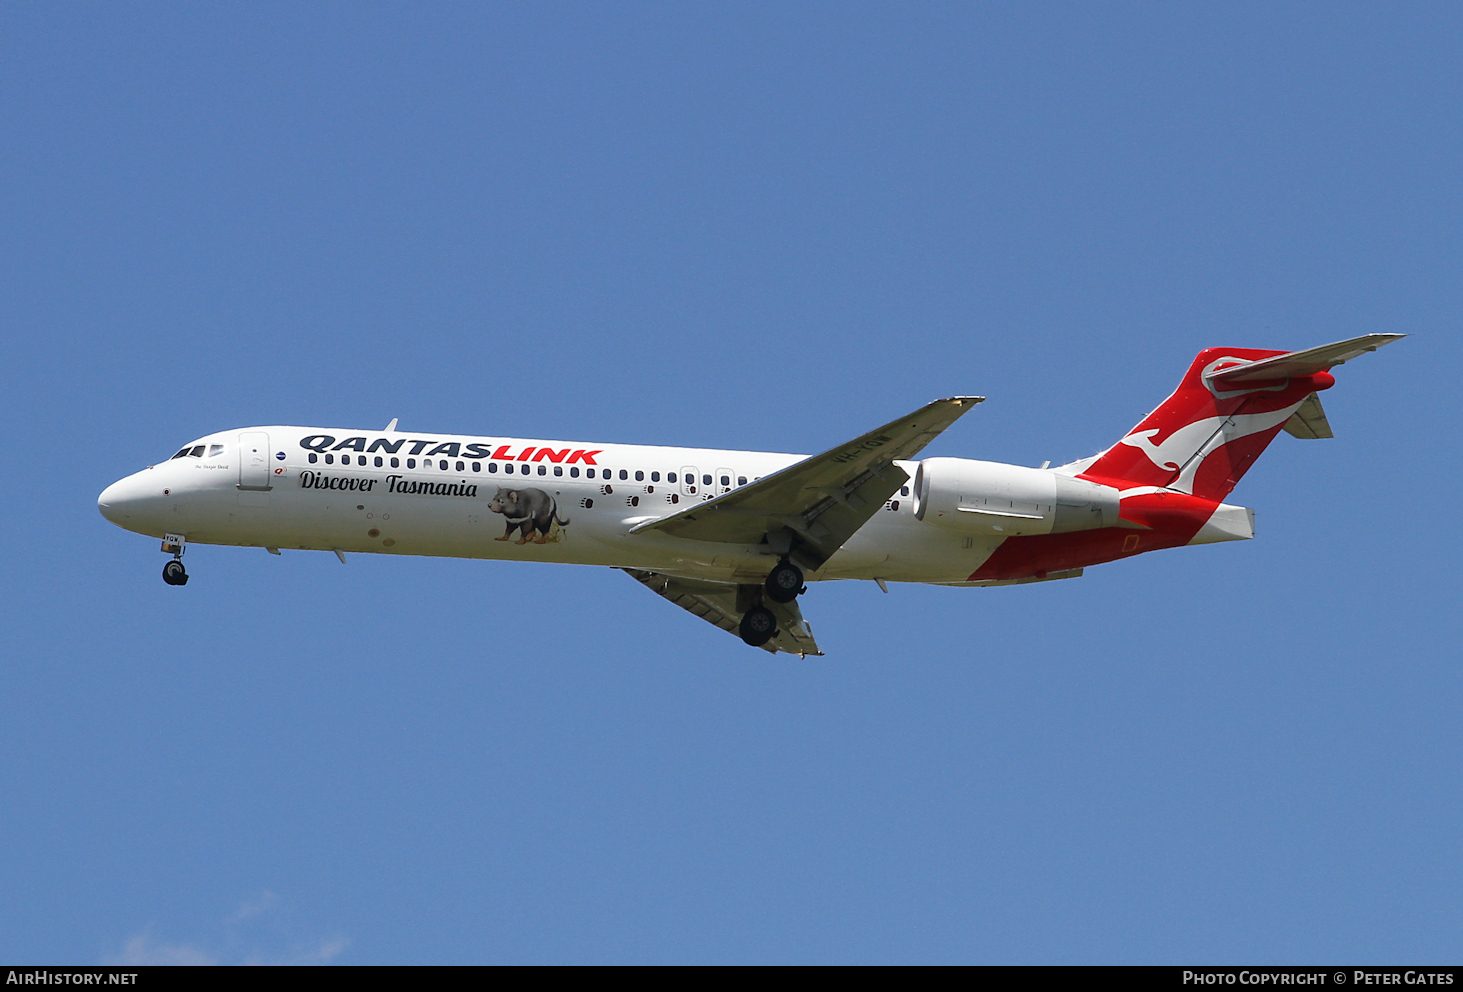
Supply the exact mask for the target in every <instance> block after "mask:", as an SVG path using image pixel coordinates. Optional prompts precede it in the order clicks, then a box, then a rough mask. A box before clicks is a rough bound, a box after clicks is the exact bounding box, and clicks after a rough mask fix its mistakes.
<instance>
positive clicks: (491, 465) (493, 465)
mask: <svg viewBox="0 0 1463 992" xmlns="http://www.w3.org/2000/svg"><path fill="white" fill-rule="evenodd" d="M497 471H498V463H497V462H488V472H489V474H496V473H497Z"/></svg>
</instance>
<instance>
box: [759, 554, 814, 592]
mask: <svg viewBox="0 0 1463 992" xmlns="http://www.w3.org/2000/svg"><path fill="white" fill-rule="evenodd" d="M762 588H763V589H765V590H766V592H767V598H768V599H770V600H772V601H773V602H774V603H791V602H792V601H793V600H795V599H797V598H798V595H799V594H800V593H802V592H804V591H805V589H806V587H805V586H804V585H803V570H802V569H800V568H798V567H797V566H796V565H794V564H793V563H792V562H790V561H788V560H787V559H786V558H784V559H783V560H782V561H780V562H778V563H777V564H776V565H773V566H772V571H770V572H768V573H767V581H766V582H765V583H763V586H762Z"/></svg>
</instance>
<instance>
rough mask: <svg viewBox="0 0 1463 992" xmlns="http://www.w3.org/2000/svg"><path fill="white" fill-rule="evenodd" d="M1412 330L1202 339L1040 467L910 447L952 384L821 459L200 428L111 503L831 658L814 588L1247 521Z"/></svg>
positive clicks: (1037, 571) (927, 431)
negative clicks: (592, 596)
mask: <svg viewBox="0 0 1463 992" xmlns="http://www.w3.org/2000/svg"><path fill="white" fill-rule="evenodd" d="M1404 336H1405V335H1401V334H1367V335H1363V336H1362V337H1357V338H1352V339H1350V340H1347V341H1340V342H1337V343H1335V344H1329V345H1323V346H1321V347H1318V348H1310V349H1307V350H1304V351H1294V352H1286V351H1273V350H1260V349H1251V348H1208V349H1205V350H1204V351H1201V352H1199V354H1198V356H1197V357H1196V358H1195V359H1194V361H1193V362H1192V364H1191V365H1190V366H1189V369H1188V371H1187V373H1185V375H1184V377H1183V380H1182V381H1181V382H1180V383H1179V386H1178V388H1177V389H1176V390H1174V392H1173V394H1172V395H1171V396H1169V397H1168V398H1167V399H1166V400H1164V401H1163V402H1162V403H1161V404H1159V406H1158V408H1157V409H1155V410H1154V411H1153V412H1152V413H1150V414H1149V415H1148V416H1147V417H1145V418H1144V419H1143V420H1142V421H1141V422H1140V423H1139V424H1138V425H1137V426H1136V427H1134V428H1133V429H1132V430H1131V431H1129V432H1128V433H1127V434H1126V435H1124V436H1123V437H1122V438H1120V439H1119V440H1118V441H1117V443H1115V444H1114V445H1112V447H1110V448H1108V449H1107V450H1106V451H1103V452H1101V453H1099V454H1097V455H1093V456H1091V457H1089V458H1083V459H1080V460H1078V461H1075V462H1071V463H1070V464H1067V465H1061V466H1057V467H1055V468H1052V467H1049V463H1048V464H1043V465H1042V466H1041V467H1040V468H1030V467H1026V466H1021V465H1007V464H1001V463H996V462H988V461H977V460H974V459H968V458H950V457H932V458H925V459H920V460H916V459H915V456H916V455H918V454H919V453H920V451H921V450H922V449H924V447H925V446H926V445H928V444H929V443H930V442H931V441H932V440H934V439H935V438H936V437H937V436H938V435H939V434H940V433H941V432H942V431H944V430H945V429H946V428H948V427H949V426H950V425H951V424H953V423H954V422H955V421H956V420H957V419H959V418H960V417H961V416H963V415H964V414H966V413H967V412H969V411H970V410H971V409H972V408H973V407H974V406H975V405H976V404H978V403H980V402H982V400H983V399H984V397H980V396H952V397H949V398H947V399H941V400H936V401H935V402H933V403H930V404H927V405H926V406H923V407H921V408H920V409H918V410H916V411H914V412H913V413H911V414H909V415H908V416H905V417H901V418H899V419H897V420H893V421H891V422H889V423H887V424H885V425H883V426H882V427H879V428H877V429H876V430H873V431H870V432H869V433H867V434H863V435H861V436H859V437H856V438H854V439H853V440H851V441H849V442H848V443H846V444H840V445H837V446H835V447H833V448H830V449H828V450H827V451H824V452H823V453H822V454H818V455H813V456H811V457H809V456H805V455H796V454H780V453H774V452H762V451H727V450H715V449H707V448H667V447H654V446H646V445H628V444H609V443H593V444H590V443H583V442H569V441H551V440H544V439H540V438H508V437H501V436H494V437H483V436H480V435H471V436H469V435H456V434H429V433H415V432H403V431H399V430H397V420H392V421H391V422H390V423H389V424H387V425H386V427H385V429H383V430H380V431H370V430H356V429H350V430H346V429H337V428H318V427H283V426H274V427H246V428H241V429H235V430H227V431H221V432H219V433H217V434H210V435H208V436H207V437H202V438H199V439H197V440H196V441H193V442H191V443H190V444H187V445H185V446H184V447H182V448H181V449H179V450H178V452H177V454H175V455H173V456H172V457H171V458H169V459H168V460H166V461H164V462H162V463H161V464H158V465H149V466H148V467H147V468H145V469H143V470H142V471H140V472H137V473H135V474H133V475H129V476H127V477H126V478H124V479H121V480H119V481H117V482H115V483H113V484H112V485H110V486H108V487H107V488H106V490H105V491H104V492H102V494H101V496H100V497H99V498H98V500H97V505H98V508H99V509H100V511H101V513H102V516H104V517H105V518H106V519H107V520H110V521H111V522H112V523H114V524H116V525H118V526H119V527H122V528H124V529H126V530H129V531H134V532H136V533H139V534H145V535H148V536H151V537H155V538H161V539H162V550H163V552H165V553H167V554H169V555H171V556H172V557H171V558H170V559H169V560H168V562H167V564H166V565H165V566H164V568H163V580H164V581H165V582H167V583H168V584H169V585H174V586H181V585H184V584H186V583H187V581H188V573H187V571H186V570H185V569H184V567H183V561H182V558H183V554H184V552H185V551H186V550H187V547H188V545H189V544H190V543H191V544H218V545H234V546H243V547H262V548H264V549H265V550H267V551H268V552H269V553H270V554H276V555H277V554H279V553H280V550H281V549H299V550H318V551H331V552H334V553H335V555H336V557H338V558H339V559H340V560H341V562H342V563H344V562H345V561H346V557H345V556H346V554H347V553H373V554H387V555H428V556H440V557H455V558H490V559H500V560H507V561H546V562H562V563H566V564H580V565H600V566H610V567H613V568H617V569H620V570H621V571H624V572H626V573H627V574H629V575H630V576H631V577H633V578H634V579H636V580H637V581H638V582H640V583H641V584H642V585H644V586H646V587H647V588H649V589H650V590H652V591H653V592H656V593H658V594H659V595H661V596H663V597H664V598H666V599H668V600H670V601H671V602H672V603H675V604H676V605H677V606H680V607H682V608H683V609H685V610H688V611H689V612H691V613H693V614H695V615H696V616H698V617H700V618H701V619H703V620H706V621H707V622H709V623H711V624H714V625H715V626H717V627H720V628H721V629H722V630H725V631H728V632H730V633H734V634H736V635H738V636H740V637H741V639H742V640H743V641H745V642H746V643H747V644H749V645H751V646H753V647H759V648H762V649H764V650H766V651H769V652H772V653H773V654H776V653H778V652H785V653H788V654H797V655H801V656H804V657H806V656H807V655H815V656H820V655H822V654H823V652H822V651H821V650H820V649H819V647H818V644H817V641H816V640H815V639H814V637H813V632H812V628H811V627H810V626H809V624H808V622H807V621H806V620H805V619H804V617H803V615H802V611H801V610H800V609H799V608H798V602H797V601H798V597H799V596H801V595H802V594H803V593H805V592H806V591H807V588H808V585H807V584H808V583H811V582H819V581H829V580H835V579H861V580H872V581H873V582H875V583H877V584H878V585H879V587H880V588H881V589H882V590H883V591H884V592H888V591H889V589H888V583H890V582H918V583H930V584H934V585H943V586H1003V585H1014V584H1020V583H1031V582H1047V581H1052V580H1056V579H1069V578H1076V577H1078V576H1080V575H1082V573H1083V570H1084V569H1085V568H1087V567H1088V566H1092V565H1097V564H1101V563H1103V562H1109V561H1114V560H1117V559H1120V558H1127V557H1131V556H1133V555H1137V554H1143V553H1145V552H1149V551H1157V550H1160V549H1163V548H1175V547H1179V546H1183V545H1191V544H1211V543H1215V542H1219V541H1235V540H1245V539H1248V538H1251V537H1253V536H1254V533H1255V531H1254V511H1253V510H1250V509H1247V508H1245V507H1242V506H1234V505H1230V504H1228V503H1225V502H1224V499H1225V498H1226V497H1227V496H1228V495H1229V493H1230V491H1231V490H1232V489H1233V488H1234V486H1235V484H1236V483H1238V482H1239V480H1240V478H1241V477H1242V476H1243V475H1244V474H1245V472H1246V470H1247V469H1248V468H1249V467H1250V465H1251V464H1253V463H1254V461H1255V459H1256V458H1258V457H1259V456H1260V454H1261V452H1263V451H1264V450H1265V447H1266V446H1267V445H1268V444H1269V443H1270V442H1271V441H1272V440H1273V439H1274V438H1275V437H1276V436H1277V435H1278V434H1279V432H1280V431H1281V430H1284V431H1286V432H1287V433H1289V434H1291V435H1293V436H1295V437H1298V438H1303V439H1317V438H1328V437H1331V436H1332V433H1331V428H1330V425H1329V423H1328V422H1327V419H1326V413H1325V411H1324V410H1323V409H1322V408H1321V403H1320V399H1319V394H1320V393H1321V392H1322V391H1323V390H1326V389H1329V388H1331V386H1332V385H1333V384H1334V383H1335V381H1336V380H1335V378H1334V377H1333V376H1332V374H1331V372H1330V370H1331V369H1332V368H1334V367H1335V366H1337V365H1340V364H1342V363H1344V362H1346V361H1349V360H1351V359H1353V358H1356V357H1358V356H1360V355H1363V354H1365V353H1367V352H1370V351H1375V350H1376V349H1377V348H1379V347H1381V346H1382V345H1386V344H1390V343H1392V342H1393V341H1396V340H1398V339H1399V338H1402V337H1404Z"/></svg>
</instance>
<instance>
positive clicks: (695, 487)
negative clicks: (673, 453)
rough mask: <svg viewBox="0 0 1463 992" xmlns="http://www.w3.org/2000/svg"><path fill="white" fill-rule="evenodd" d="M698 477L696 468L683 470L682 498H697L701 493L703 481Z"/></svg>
mask: <svg viewBox="0 0 1463 992" xmlns="http://www.w3.org/2000/svg"><path fill="white" fill-rule="evenodd" d="M696 476H697V469H696V468H694V467H691V468H682V469H681V495H682V496H695V495H696V494H697V493H699V492H700V491H701V480H700V479H698V478H697V477H696Z"/></svg>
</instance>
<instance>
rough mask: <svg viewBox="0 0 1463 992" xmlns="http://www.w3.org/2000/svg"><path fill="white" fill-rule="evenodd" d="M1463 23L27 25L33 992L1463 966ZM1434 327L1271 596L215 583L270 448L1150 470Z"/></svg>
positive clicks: (1273, 495)
mask: <svg viewBox="0 0 1463 992" xmlns="http://www.w3.org/2000/svg"><path fill="white" fill-rule="evenodd" d="M1460 42H1463V13H1460V11H1459V9H1458V8H1457V7H1456V5H1447V4H1434V5H1426V4H1410V5H1402V6H1398V5H1381V4H1371V5H1366V4H1352V5H1345V6H1341V7H1337V6H1335V5H1325V4H1226V5H1222V6H1209V7H1200V6H1195V5H1167V4H1105V5H1100V6H1094V5H1075V4H1073V5H1050V4H1047V5H1043V4H922V5H910V4H883V5H880V4H840V5H811V4H796V5H795V4H764V5H756V4H695V5H685V4H666V5H652V4H633V5H617V6H615V5H602V4H532V5H512V6H501V5H487V4H472V5H456V4H454V5H448V4H437V5H405V4H402V5H382V4H313V5H299V4H277V5H268V4H249V5H196V4H179V5H159V4H128V5H122V4H70V5H60V6H58V5H54V4H52V5H40V4H29V5H21V4H10V5H5V6H3V7H0V133H3V134H4V135H5V138H4V140H3V141H0V190H3V193H0V197H3V200H0V202H3V213H0V360H3V363H4V368H5V370H6V372H7V383H8V388H6V389H5V390H4V392H3V394H0V395H3V396H4V398H5V401H4V407H3V409H4V415H5V419H6V422H7V426H8V432H9V437H10V445H9V451H10V456H11V457H10V458H8V459H7V460H6V465H5V469H4V471H5V482H4V485H3V486H0V513H3V514H4V518H5V519H6V520H7V521H9V524H10V533H11V538H12V539H11V542H10V554H9V555H8V557H7V564H6V565H5V567H4V569H3V571H0V582H3V587H0V591H3V598H0V625H3V633H4V643H5V645H6V650H5V652H4V661H3V664H0V784H3V792H0V796H3V798H0V837H3V844H0V892H3V898H0V957H3V958H5V959H8V960H13V961H33V962H70V963H87V962H97V961H163V960H180V961H200V960H214V961H221V962H225V963H229V962H242V961H331V962H338V963H350V964H365V963H388V962H389V963H409V962H443V963H461V962H1175V963H1178V962H1216V963H1217V962H1259V961H1264V962H1308V961H1341V960H1348V961H1356V960H1371V961H1398V962H1405V961H1430V962H1436V961H1449V960H1455V959H1457V957H1458V956H1459V948H1460V938H1463V894H1460V893H1463V886H1460V884H1459V883H1460V873H1463V845H1460V844H1459V842H1458V840H1459V824H1460V819H1463V808H1460V794H1463V774H1460V767H1459V754H1460V745H1463V733H1460V726H1459V715H1458V714H1459V711H1460V702H1463V682H1460V676H1459V671H1458V669H1459V651H1458V649H1457V641H1458V635H1457V620H1456V614H1457V609H1458V603H1459V593H1460V583H1459V579H1458V555H1459V551H1460V542H1459V520H1460V517H1459V514H1458V513H1457V512H1456V509H1455V508H1454V506H1453V504H1454V502H1455V498H1456V493H1457V492H1458V491H1459V489H1460V483H1463V479H1460V477H1459V475H1460V473H1459V470H1458V464H1457V460H1458V451H1459V444H1458V442H1459V431H1458V426H1457V423H1458V416H1457V410H1456V401H1455V393H1456V390H1455V388H1454V386H1453V381H1452V380H1453V377H1454V373H1453V370H1454V369H1456V368H1457V367H1458V365H1459V359H1460V354H1459V352H1460V348H1459V341H1458V333H1457V330H1456V328H1457V325H1458V317H1459V310H1460V302H1463V301H1460V292H1463V289H1460V287H1463V280H1460V261H1463V259H1460V240H1459V231H1460V214H1463V195H1460V194H1463V178H1460V177H1463V172H1460V168H1459V166H1460V161H1463V131H1460V127H1459V121H1460V119H1463V118H1460V112H1463V99H1460V82H1463V67H1460V66H1463V63H1460V61H1459V59H1458V57H1457V53H1458V51H1459V50H1460ZM1375 331H1387V332H1401V333H1407V334H1410V335H1412V336H1411V337H1410V338H1408V339H1407V340H1406V341H1403V342H1401V343H1399V344H1396V345H1393V346H1391V347H1389V348H1387V349H1386V350H1384V351H1382V352H1380V353H1378V354H1377V355H1375V356H1367V357H1366V358H1364V359H1362V360H1359V361H1357V362H1355V363H1354V364H1349V365H1347V366H1346V367H1345V368H1342V369H1340V370H1338V373H1337V377H1338V380H1339V382H1338V385H1337V387H1336V388H1335V389H1333V390H1331V391H1330V392H1329V393H1327V394H1326V405H1327V410H1328V413H1329V415H1330V419H1331V422H1332V425H1333V427H1334V428H1335V431H1336V434H1337V437H1336V439H1335V440H1332V441H1325V442H1299V441H1295V440H1294V439H1291V438H1289V437H1287V436H1284V435H1282V436H1281V437H1280V438H1279V439H1278V440H1277V442H1276V443H1275V444H1274V445H1273V446H1272V447H1271V449H1270V451H1269V452H1268V453H1267V454H1266V456H1265V457H1264V458H1263V459H1262V460H1261V461H1260V462H1259V463H1258V464H1257V466H1256V467H1255V468H1254V469H1253V470H1252V471H1251V472H1250V474H1249V475H1248V476H1247V477H1246V479H1245V481H1244V482H1243V483H1242V484H1241V486H1240V487H1239V489H1237V490H1236V492H1235V494H1234V496H1233V498H1232V499H1233V500H1234V501H1237V502H1242V503H1244V504H1245V505H1248V506H1252V507H1254V508H1255V509H1256V510H1257V522H1258V532H1259V537H1258V539H1257V540H1255V541H1251V542H1242V543H1235V544H1228V545H1221V546H1213V547H1204V548H1193V549H1182V550H1177V551H1169V552H1161V553H1158V554H1154V555H1147V556H1142V557H1140V558H1138V559H1134V560H1130V561H1126V562H1121V563H1114V564H1110V565H1106V566H1102V567H1099V568H1094V569H1090V570H1089V571H1088V572H1087V574H1086V575H1085V576H1084V577H1083V578H1081V579H1079V580H1076V581H1069V582H1054V583H1048V584H1041V585H1035V586H1026V587H1018V588H1010V589H995V590H952V589H940V588H933V587H919V586H894V587H892V588H891V591H890V593H889V594H888V595H883V594H881V593H880V592H879V591H878V590H877V588H875V587H873V586H872V585H867V584H850V583H830V584H827V585H826V586H821V587H815V588H814V589H813V590H812V591H811V592H810V594H809V595H808V596H807V597H806V598H805V600H804V601H803V606H804V610H805V612H806V614H807V615H808V617H809V620H810V621H811V623H812V624H813V627H814V629H815V630H816V632H817V634H818V637H819V641H820V643H821V644H822V645H823V646H824V649H825V650H826V651H827V652H828V657H827V658H825V659H818V660H812V659H810V660H807V661H801V660H795V659H794V660H789V659H787V658H786V657H778V658H775V659H774V658H770V657H768V656H766V655H764V654H763V653H762V652H757V651H753V650H751V649H748V648H746V647H744V646H743V645H742V644H740V643H739V642H738V641H737V640H735V639H734V638H731V637H728V636H726V635H724V634H722V633H720V632H719V631H716V630H714V629H712V628H711V627H709V626H708V625H706V624H704V623H702V622H701V621H698V620H696V619H695V618H693V617H691V616H689V615H688V614H684V613H682V612H681V611H679V610H676V609H674V608H673V607H671V606H669V605H668V604H666V603H664V602H663V601H661V600H659V599H657V598H656V597H654V596H651V595H649V594H648V593H647V592H646V591H645V590H644V589H643V588H641V587H640V586H639V585H637V584H636V583H635V582H633V581H631V580H630V579H628V578H626V577H624V576H623V575H620V574H618V573H615V572H612V571H610V570H606V569H589V568H568V567H547V566H532V565H513V564H498V563H487V562H472V561H454V560H428V559H405V558H391V559H385V560H376V559H373V558H371V557H370V556H357V557H355V558H353V559H352V560H351V562H350V563H349V564H348V565H347V566H345V567H342V566H341V565H340V563H339V562H337V561H336V560H335V559H334V558H333V557H332V556H330V555H328V554H316V553H305V552H296V553H293V554H291V553H288V552H287V553H286V554H285V555H283V556H282V557H278V558H276V557H271V556H269V555H266V554H265V553H264V552H263V551H262V550H248V549H233V548H227V549H226V548H206V547H196V548H193V549H191V551H190V554H189V556H188V565H189V570H190V573H191V574H192V576H193V579H192V581H191V582H190V584H189V585H188V586H187V587H186V588H181V589H177V588H171V587H168V586H165V585H164V584H163V583H162V581H161V580H160V578H159V575H158V572H159V569H160V567H161V565H162V561H163V556H161V555H160V554H159V553H158V551H157V547H156V543H155V542H154V541H151V540H149V539H145V538H142V537H139V536H136V535H132V534H128V533H125V532H123V531H121V530H118V529H117V528H115V527H113V526H112V525H110V524H108V523H107V522H106V521H104V520H103V519H102V518H101V517H100V516H99V515H98V514H97V512H96V508H95V500H96V495H97V493H98V492H100V490H101V489H102V488H103V487H104V486H105V485H107V484H108V483H110V482H111V481H113V480H114V479H116V478H118V477H120V476H123V475H125V474H128V473H130V472H133V471H135V470H137V469H138V468H140V467H141V466H143V465H144V464H147V463H149V462H153V461H156V460H159V459H161V458H162V457H164V456H165V455H167V454H170V453H171V452H172V451H174V450H176V449H177V448H178V447H179V446H180V445H181V444H183V443H184V442H186V441H188V440H191V439H192V438H194V437H196V436H198V435H201V434H205V433H209V432H212V431H215V430H222V429H225V428H230V427H235V426H244V425H253V424H271V423H294V424H322V423H323V424H336V425H359V426H361V427H379V426H382V425H384V424H385V423H386V421H387V420H389V419H390V418H392V417H399V418H401V424H402V426H403V428H404V429H407V430H415V431H443V432H465V433H483V434H488V435H493V434H510V435H511V434H519V435H527V436H543V437H560V438H570V439H575V438H577V439H585V440H596V439H602V440H607V441H624V442H637V443H665V444H683V445H705V446H716V447H745V448H760V449H771V450H782V451H814V450H821V449H823V448H824V447H827V446H831V445H833V444H835V443H838V442H840V441H843V440H846V439H848V438H850V437H853V436H855V435H857V434H859V433H861V432H863V431H864V430H867V429H869V428H870V427H873V426H876V425H878V424H880V423H883V422H885V421H887V420H889V419H891V418H893V417H895V416H898V415H900V414H902V413H904V412H907V411H908V410H911V409H914V408H915V407H917V406H919V405H920V404H922V403H924V402H926V401H928V400H930V399H932V398H935V397H938V396H945V395H950V394H954V393H980V394H983V395H986V396H988V397H990V399H989V401H988V402H987V403H985V404H983V405H982V406H981V407H979V408H978V409H977V410H976V411H974V412H973V413H972V414H971V415H969V416H968V417H966V418H965V419H963V420H962V421H961V422H960V423H959V424H958V425H957V426H956V427H955V428H953V429H952V430H951V431H949V432H948V433H947V434H946V435H945V436H944V437H942V438H941V439H940V440H939V441H938V442H937V443H936V444H935V445H934V446H933V447H932V448H931V449H929V452H930V453H931V454H954V455H965V456H971V457H980V458H988V459H995V460H1002V461H1012V462H1019V463H1023V464H1029V465H1034V464H1039V463H1040V462H1042V461H1044V460H1046V459H1052V460H1054V461H1064V460H1068V459H1072V458H1077V457H1081V456H1084V455H1088V454H1092V453H1094V452H1095V451H1097V450H1099V449H1100V448H1103V447H1105V446H1106V445H1108V444H1110V443H1112V442H1113V441H1114V440H1115V439H1116V438H1118V437H1119V436H1121V435H1122V433H1123V432H1124V431H1125V430H1126V429H1127V428H1129V427H1130V426H1132V425H1133V424H1134V423H1136V422H1137V421H1138V420H1139V419H1140V418H1141V417H1142V416H1143V414H1145V413H1146V412H1147V411H1148V410H1149V409H1151V408H1152V407H1153V406H1154V405H1156V403H1157V402H1158V401H1159V400H1161V399H1162V398H1163V396H1165V395H1166V394H1167V392H1168V391H1169V390H1170V389H1171V388H1172V387H1173V386H1174V384H1175V383H1176V382H1177V380H1178V378H1179V376H1180V375H1181V374H1182V372H1183V370H1184V369H1185V368H1186V367H1187V364H1188V362H1189V361H1190V359H1191V358H1192V356H1193V355H1194V353H1195V352H1197V351H1198V350H1199V349H1201V348H1203V347H1208V346H1215V345H1233V346H1245V347H1263V348H1300V347H1305V346H1309V345H1313V344H1319V343H1323V342H1327V341H1332V340H1338V339H1341V338H1345V337H1349V336H1353V335H1357V334H1363V333H1369V332H1375Z"/></svg>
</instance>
